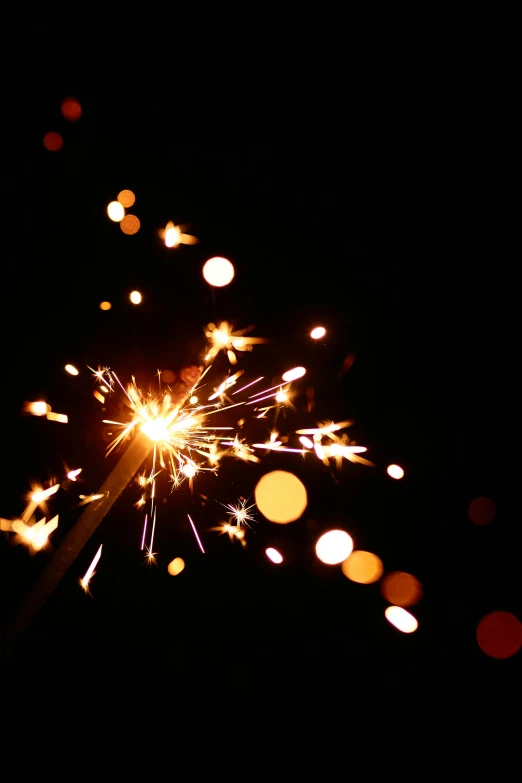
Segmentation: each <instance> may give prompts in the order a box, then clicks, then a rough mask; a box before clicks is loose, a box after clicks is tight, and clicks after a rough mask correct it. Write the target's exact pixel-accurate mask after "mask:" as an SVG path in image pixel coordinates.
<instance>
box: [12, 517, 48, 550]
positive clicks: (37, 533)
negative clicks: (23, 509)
mask: <svg viewBox="0 0 522 783" xmlns="http://www.w3.org/2000/svg"><path fill="white" fill-rule="evenodd" d="M57 527H58V515H56V516H55V517H53V518H52V519H50V520H49V522H47V521H46V519H45V517H44V518H43V519H41V520H40V521H39V522H33V524H26V522H24V521H23V520H22V519H15V520H14V521H13V523H12V525H11V530H12V532H13V533H16V534H17V538H18V540H19V541H20V542H21V543H23V544H29V546H30V547H31V548H32V549H33V550H34V551H36V552H37V551H38V550H40V549H43V548H44V547H45V545H46V544H47V542H48V540H49V536H50V534H51V533H52V532H53V531H54V530H56V528H57Z"/></svg>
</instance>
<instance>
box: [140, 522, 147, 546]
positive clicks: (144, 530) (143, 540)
mask: <svg viewBox="0 0 522 783" xmlns="http://www.w3.org/2000/svg"><path fill="white" fill-rule="evenodd" d="M146 532H147V514H145V522H144V524H143V535H142V537H141V549H142V551H143V548H144V547H145V534H146Z"/></svg>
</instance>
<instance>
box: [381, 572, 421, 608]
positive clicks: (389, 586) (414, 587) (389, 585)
mask: <svg viewBox="0 0 522 783" xmlns="http://www.w3.org/2000/svg"><path fill="white" fill-rule="evenodd" d="M381 591H382V594H383V596H384V597H385V598H386V600H387V601H389V602H390V603H391V604H397V606H413V604H416V603H418V602H419V601H420V599H421V598H422V585H421V583H420V582H419V580H418V579H417V578H416V577H415V576H412V574H406V573H405V572H404V571H393V572H392V573H391V574H387V575H386V576H385V577H384V579H383V580H382V585H381Z"/></svg>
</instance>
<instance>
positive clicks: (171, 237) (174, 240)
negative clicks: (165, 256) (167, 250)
mask: <svg viewBox="0 0 522 783" xmlns="http://www.w3.org/2000/svg"><path fill="white" fill-rule="evenodd" d="M180 239H181V231H180V230H179V228H177V227H176V226H172V227H168V228H166V229H165V245H166V246H167V247H177V246H178V245H179V244H180Z"/></svg>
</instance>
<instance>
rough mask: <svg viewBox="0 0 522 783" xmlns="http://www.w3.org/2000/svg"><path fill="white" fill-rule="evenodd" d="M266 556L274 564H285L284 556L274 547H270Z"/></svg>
mask: <svg viewBox="0 0 522 783" xmlns="http://www.w3.org/2000/svg"><path fill="white" fill-rule="evenodd" d="M266 556H267V557H268V559H269V560H271V561H272V563H277V564H279V563H282V562H283V555H282V554H281V553H280V552H278V551H277V549H274V548H273V547H271V546H269V547H268V549H267V550H266Z"/></svg>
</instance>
